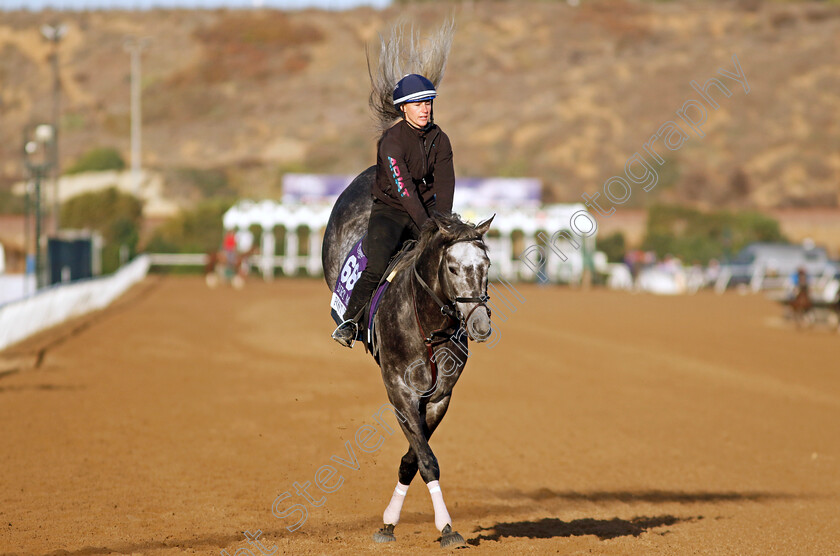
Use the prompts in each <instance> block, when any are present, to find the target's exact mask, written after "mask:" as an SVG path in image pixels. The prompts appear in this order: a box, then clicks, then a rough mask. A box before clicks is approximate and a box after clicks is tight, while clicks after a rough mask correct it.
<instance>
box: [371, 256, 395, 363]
mask: <svg viewBox="0 0 840 556" xmlns="http://www.w3.org/2000/svg"><path fill="white" fill-rule="evenodd" d="M395 274H396V271H394V272H391V274H389V275H388V277H387V278H386V279H385V281H384V282H382V284H380V285H379V287H378V288H377V289H376V292H374V294H373V298H371V300H370V312H369V313H368V326H367V343H368V345H369V346H370V351H371V353H373V355H374V357H376V356H377V355H378V354H379V345H378V344H379V341H378V337H377V334H376V333H377V332H378V330H376V326H375V323H374V320H373V318H374V317H375V316H376V311H377V309H379V302H380V301H382V296H383V295H384V294H385V290H387V289H388V286H390V285H391V280H392V279H393V278H394V275H395Z"/></svg>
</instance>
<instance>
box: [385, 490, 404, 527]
mask: <svg viewBox="0 0 840 556" xmlns="http://www.w3.org/2000/svg"><path fill="white" fill-rule="evenodd" d="M407 493H408V485H404V484H402V483H401V482H399V481H397V488H395V489H394V494H393V495H392V496H391V502H390V503H389V504H388V507H387V508H385V513H384V514H382V523H384V524H385V525H396V524H397V523H399V522H400V512H401V511H402V506H403V502H405V495H406V494H407Z"/></svg>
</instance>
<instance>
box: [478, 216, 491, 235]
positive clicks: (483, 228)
mask: <svg viewBox="0 0 840 556" xmlns="http://www.w3.org/2000/svg"><path fill="white" fill-rule="evenodd" d="M494 218H496V215H495V214H494V215H493V216H491V217H490V218H488V219H487V220H485V221H484V222H480V223H479V224H478V225H476V227H475V231H476V232H478V233H480V234H481V235H484V234H486V233H487V230H489V229H490V224H491V223H492V222H493V219H494Z"/></svg>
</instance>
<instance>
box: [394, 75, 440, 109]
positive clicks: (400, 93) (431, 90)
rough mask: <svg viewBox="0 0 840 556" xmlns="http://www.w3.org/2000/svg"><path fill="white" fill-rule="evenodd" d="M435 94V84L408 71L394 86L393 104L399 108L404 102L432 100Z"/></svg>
mask: <svg viewBox="0 0 840 556" xmlns="http://www.w3.org/2000/svg"><path fill="white" fill-rule="evenodd" d="M436 96H437V91H435V86H434V85H433V84H432V82H431V81H429V80H428V79H426V78H425V77H423V76H422V75H418V74H416V73H409V74H408V75H406V76H405V77H403V78H402V79H400V80H399V82H398V83H397V86H396V87H394V106H396V107H397V108H399V106H400V105H401V104H405V103H406V102H420V101H423V100H432V99H433V98H435V97H436Z"/></svg>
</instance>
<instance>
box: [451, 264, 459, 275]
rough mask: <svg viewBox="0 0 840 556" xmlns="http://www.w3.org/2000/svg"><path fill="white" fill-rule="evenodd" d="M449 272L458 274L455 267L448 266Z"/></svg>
mask: <svg viewBox="0 0 840 556" xmlns="http://www.w3.org/2000/svg"><path fill="white" fill-rule="evenodd" d="M449 272H451V273H452V274H458V268H457V267H455V265H449Z"/></svg>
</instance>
